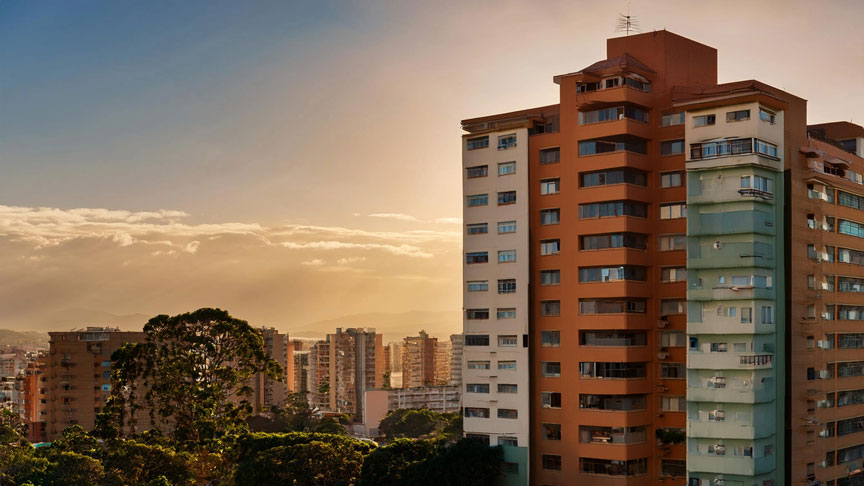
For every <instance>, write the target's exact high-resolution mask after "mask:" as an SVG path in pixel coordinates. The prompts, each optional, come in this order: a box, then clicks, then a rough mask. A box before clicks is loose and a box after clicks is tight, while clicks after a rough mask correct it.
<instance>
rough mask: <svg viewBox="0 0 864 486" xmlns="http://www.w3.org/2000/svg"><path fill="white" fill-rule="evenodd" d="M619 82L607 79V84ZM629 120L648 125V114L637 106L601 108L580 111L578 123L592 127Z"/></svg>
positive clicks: (616, 79)
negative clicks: (595, 124) (592, 125)
mask: <svg viewBox="0 0 864 486" xmlns="http://www.w3.org/2000/svg"><path fill="white" fill-rule="evenodd" d="M610 81H615V82H617V81H618V78H614V79H607V80H606V82H607V83H608V82H610ZM625 118H629V119H631V120H636V121H640V122H642V123H648V112H647V111H645V110H643V109H641V108H637V107H635V106H629V105H625V106H613V107H611V108H600V109H599V110H591V111H580V112H579V116H578V123H579V124H580V125H591V124H593V123H603V122H608V121H616V120H623V119H625Z"/></svg>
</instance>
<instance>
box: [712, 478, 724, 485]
mask: <svg viewBox="0 0 864 486" xmlns="http://www.w3.org/2000/svg"><path fill="white" fill-rule="evenodd" d="M713 483H714V486H726V480H725V479H723V478H717V479H715V480H714V481H713Z"/></svg>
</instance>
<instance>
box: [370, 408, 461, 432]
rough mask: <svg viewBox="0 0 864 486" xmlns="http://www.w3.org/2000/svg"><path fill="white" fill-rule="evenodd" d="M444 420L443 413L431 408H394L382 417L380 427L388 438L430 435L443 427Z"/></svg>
mask: <svg viewBox="0 0 864 486" xmlns="http://www.w3.org/2000/svg"><path fill="white" fill-rule="evenodd" d="M444 422H445V421H444V420H443V418H442V417H441V414H438V413H435V412H433V411H431V410H429V409H425V408H423V409H411V408H408V409H405V408H400V409H398V410H392V411H390V412H388V413H387V415H385V416H384V418H383V419H381V423H380V424H379V425H378V428H379V429H380V430H381V432H383V433H384V434H385V435H386V436H387V437H388V438H391V439H393V438H397V437H410V438H418V437H423V436H425V435H429V434H431V433H432V432H434V431H435V430H437V429H438V428H443V426H444Z"/></svg>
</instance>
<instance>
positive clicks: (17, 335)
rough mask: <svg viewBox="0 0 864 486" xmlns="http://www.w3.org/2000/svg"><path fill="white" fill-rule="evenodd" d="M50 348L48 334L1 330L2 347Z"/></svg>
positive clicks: (0, 344) (0, 342) (0, 343)
mask: <svg viewBox="0 0 864 486" xmlns="http://www.w3.org/2000/svg"><path fill="white" fill-rule="evenodd" d="M4 345H9V346H39V347H47V346H48V334H46V333H42V332H34V331H13V330H11V329H0V346H4Z"/></svg>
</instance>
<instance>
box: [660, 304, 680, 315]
mask: <svg viewBox="0 0 864 486" xmlns="http://www.w3.org/2000/svg"><path fill="white" fill-rule="evenodd" d="M685 313H687V301H686V300H661V301H660V314H662V315H664V316H666V315H670V314H685Z"/></svg>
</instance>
